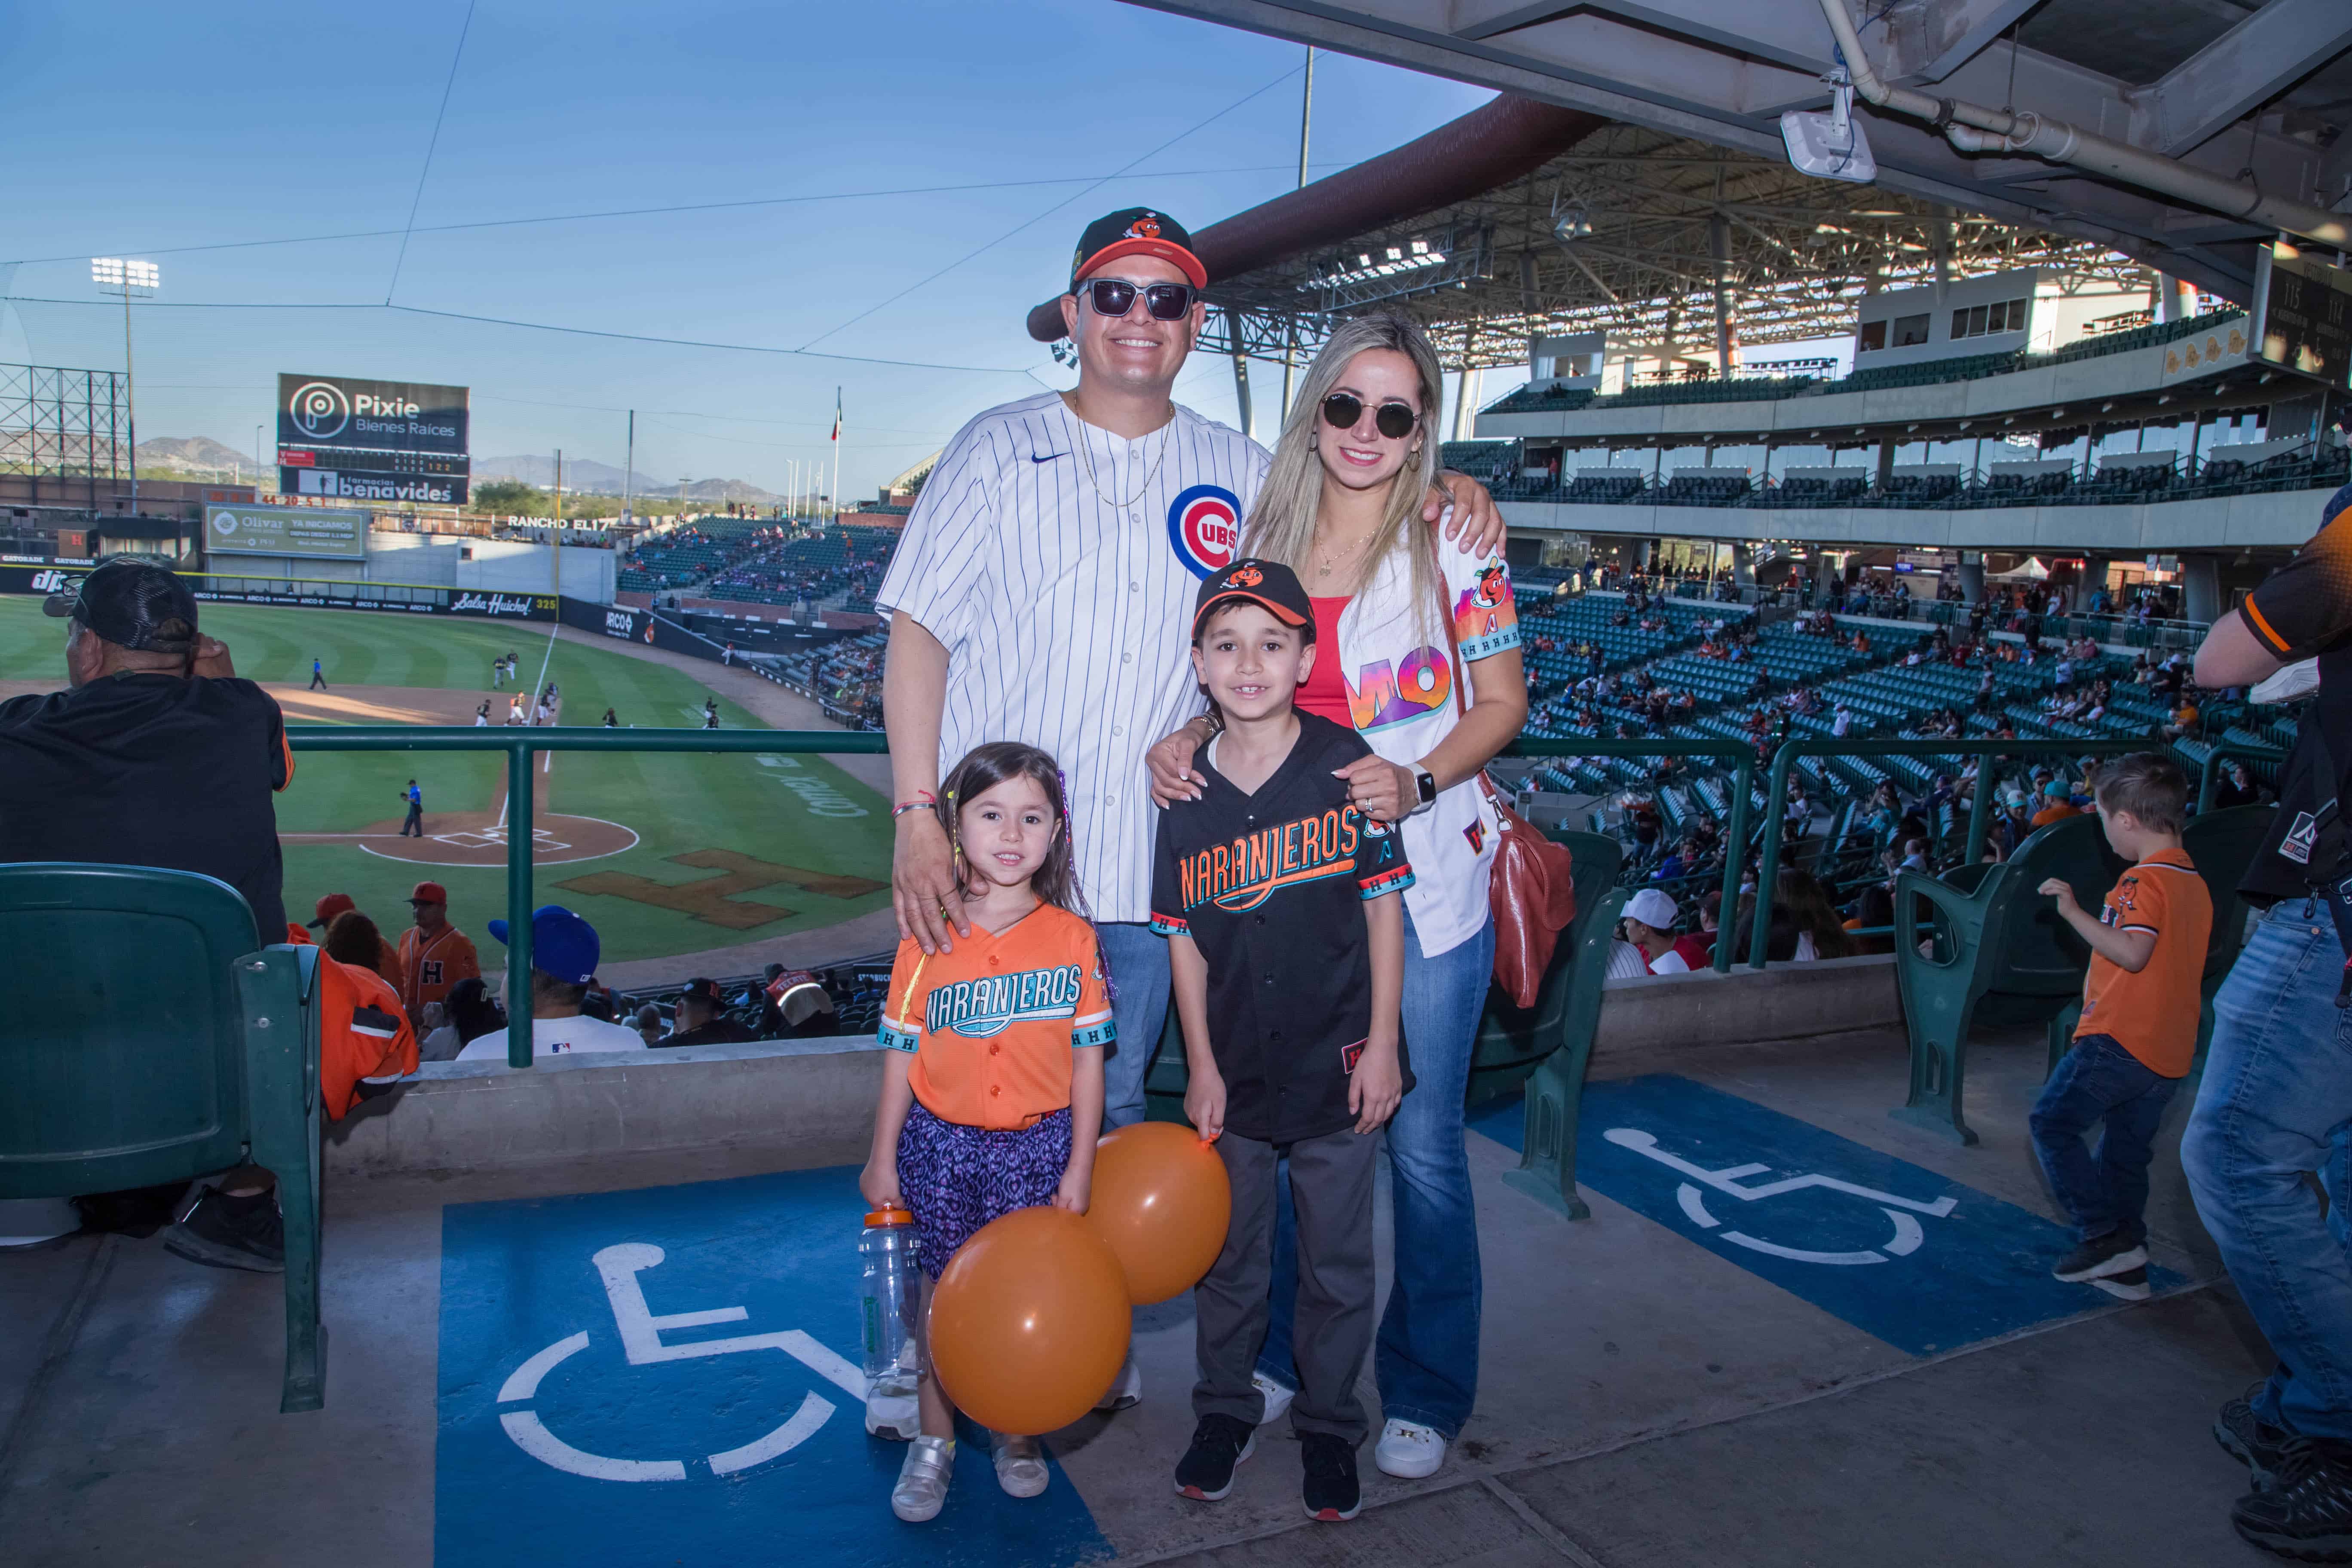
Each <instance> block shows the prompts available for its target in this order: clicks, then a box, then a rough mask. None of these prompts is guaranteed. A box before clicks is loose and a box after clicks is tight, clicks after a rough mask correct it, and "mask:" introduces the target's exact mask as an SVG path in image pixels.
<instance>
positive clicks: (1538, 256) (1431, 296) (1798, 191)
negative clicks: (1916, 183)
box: [1202, 124, 2151, 370]
mask: <svg viewBox="0 0 2352 1568" xmlns="http://www.w3.org/2000/svg"><path fill="white" fill-rule="evenodd" d="M1310 188H1311V187H1310ZM1939 265H1940V267H1941V268H1942V270H1943V273H1944V276H1945V277H1947V278H1948V279H1960V278H1969V277H1975V276H1979V275H1980V274H1984V273H1988V272H1998V271H2002V270H2005V269H2008V268H2018V267H2042V268H2052V269H2054V270H2056V271H2058V272H2060V273H2061V274H2062V275H2063V278H2064V279H2066V284H2067V286H2076V285H2080V284H2083V283H2086V282H2094V281H2105V282H2108V283H2114V284H2118V285H2124V286H2127V287H2128V286H2137V287H2140V288H2146V287H2147V285H2148V283H2149V282H2150V281H2151V280H2150V279H2149V278H2148V277H2147V270H2146V268H2142V267H2140V266H2139V265H2138V264H2137V263H2136V262H2134V261H2132V260H2131V259H2130V258H2126V257H2124V256H2121V255H2119V254H2117V253H2116V252H2115V251H2113V250H2111V249H2109V248H2107V247H2105V246H2100V245H2093V244H2088V243H2085V242H2083V241H2080V240H2074V239H2069V238H2066V237H2063V236H2059V235H2053V234H2051V233H2049V232H2047V231H2044V230H2038V229H2028V228H2021V227H2019V226H2015V225H2011V224H2007V223H2002V222H2000V221H1998V220H1995V219H1990V218H1985V217H1979V216H1956V215H1954V214H1953V213H1951V212H1950V211H1949V210H1948V209H1945V208H1941V207H1939V206H1938V205H1937V204H1935V203H1932V202H1927V201H1924V200H1922V199H1920V198H1918V197H1916V196H1909V195H1900V194H1896V193H1892V192H1887V191H1883V190H1877V189H1874V188H1872V187H1868V186H1861V185H1852V184H1835V183H1832V182H1830V181H1825V180H1815V179H1809V178H1807V177H1806V176H1804V175H1802V174H1798V173H1797V172H1796V171H1794V170H1793V169H1791V168H1790V167H1789V166H1788V164H1787V163H1785V162H1782V161H1779V160H1775V159H1771V158H1765V157H1760V156H1758V155H1756V154H1754V153H1742V152H1733V151H1728V150H1726V149H1724V148H1720V147H1714V146H1710V145H1707V144H1706V143H1705V142H1696V141H1693V140H1691V139H1689V138H1687V137H1679V136H1672V135H1668V134H1665V133H1663V132H1656V131H1652V130H1649V129H1647V128H1645V127H1643V126H1636V125H1619V124H1604V125H1602V126H1601V127H1600V128H1599V129H1597V130H1593V131H1591V132H1589V133H1588V134H1586V135H1584V136H1583V137H1582V138H1580V140H1578V141H1577V142H1575V143H1574V145H1572V146H1571V147H1570V148H1569V149H1568V150H1567V151H1566V152H1563V153H1559V154H1558V155H1556V156H1554V157H1551V158H1549V159H1547V160H1546V161H1545V162H1544V163H1541V164H1540V165H1539V166H1538V167H1537V168H1536V169H1535V170H1534V171H1533V172H1532V173H1529V174H1525V175H1522V176H1520V177H1519V178H1517V179H1514V180H1511V181H1509V182H1508V183H1507V184H1502V185H1499V186H1496V187H1495V188H1493V189H1491V190H1486V191H1482V192H1480V193H1478V194H1476V195H1472V196H1469V197H1467V198H1466V199H1464V200H1461V201H1456V202H1452V203H1448V204H1447V205H1444V206H1442V207H1439V208H1436V209H1434V210H1433V211H1431V212H1428V213H1424V214H1421V215H1418V216H1415V217H1413V218H1412V219H1410V220H1408V221H1405V222H1402V223H1398V224H1394V225H1391V226H1384V227H1382V228H1380V229H1376V230H1372V231H1370V232H1366V233H1361V234H1355V235H1350V236H1349V237H1346V238H1344V239H1340V240H1337V241H1334V242H1330V243H1326V244H1322V245H1318V246H1315V247H1311V248H1308V249H1306V250H1302V251H1300V252H1298V253H1297V254H1294V255H1291V256H1288V257H1286V258H1282V259H1281V260H1278V261H1276V262H1274V263H1271V264H1269V265H1266V266H1264V267H1261V268H1256V269H1255V270H1253V271H1250V272H1246V273H1244V274H1242V275H1240V276H1238V277H1235V278H1232V279H1218V280H1216V281H1215V282H1214V283H1213V286H1212V288H1211V289H1210V295H1211V298H1212V299H1213V300H1214V301H1215V302H1216V303H1217V304H1218V305H1220V306H1222V307H1223V310H1221V311H1219V312H1216V313H1213V315H1212V317H1211V321H1210V328H1209V331H1208V332H1207V333H1206V334H1205V335H1204V337H1203V340H1202V348H1204V349H1207V350H1211V351H1230V350H1231V349H1232V348H1234V346H1235V343H1236V341H1238V342H1239V344H1240V346H1241V347H1242V349H1243V351H1244V353H1250V354H1253V355H1259V356H1265V357H1275V358H1278V357H1280V355H1281V353H1282V351H1283V348H1284V345H1285V342H1286V337H1287V334H1288V332H1289V331H1290V330H1291V329H1292V328H1293V326H1294V325H1296V326H1297V328H1298V330H1299V338H1300V341H1303V342H1315V341H1317V340H1319V339H1320V338H1321V336H1322V335H1323V327H1322V322H1323V321H1325V320H1328V318H1332V317H1343V316H1347V315H1350V314H1355V313H1358V312H1360V311H1362V310H1368V309H1372V308H1381V309H1390V310H1402V311H1404V312H1406V313H1408V314H1411V315H1412V316H1414V317H1416V318H1418V319H1419V320H1420V321H1422V322H1423V325H1424V326H1426V327H1427V328H1428V329H1429V330H1430V331H1431V334H1432V337H1433V341H1434V342H1436V344H1437V345H1438V348H1439V351H1440V353H1441V356H1442V357H1443V359H1444V362H1445V365H1446V368H1447V369H1449V370H1458V369H1461V368H1464V367H1465V365H1467V366H1470V367H1473V368H1486V367H1489V366H1495V365H1504V364H1511V363H1517V364H1525V363H1527V359H1528V339H1529V338H1530V337H1533V336H1545V337H1549V336H1560V335H1567V334H1571V333H1580V332H1592V331H1605V332H1606V333H1608V335H1609V348H1610V352H1611V353H1612V356H1613V355H1615V354H1617V353H1625V354H1628V355H1630V356H1631V357H1633V358H1637V359H1649V358H1664V359H1668V360H1671V359H1674V358H1676V357H1696V356H1700V355H1706V356H1709V357H1711V356H1712V354H1713V353H1714V350H1715V346H1716V325H1715V310H1716V299H1717V291H1718V289H1721V290H1722V292H1723V294H1724V296H1725V298H1726V303H1727V310H1728V315H1729V320H1730V323H1731V328H1732V334H1733V336H1734V337H1735V339H1736V341H1737V342H1738V345H1739V346H1740V347H1741V348H1742V349H1743V350H1748V351H1752V350H1754V349H1756V348H1758V347H1759V346H1763V345H1767V344H1772V343H1783V342H1801V341H1804V340H1808V339H1820V338H1824V337H1832V336H1836V335H1840V334H1843V333H1848V332H1851V331H1853V321H1854V310H1855V306H1856V304H1857V302H1858V301H1859V300H1861V299H1862V297H1863V296H1864V294H1865V293H1868V292H1874V291H1878V290H1884V289H1897V288H1904V287H1908V286H1910V285H1913V284H1916V283H1924V282H1929V281H1933V280H1934V279H1935V278H1936V276H1937V270H1938V268H1939ZM1718 267H1719V268H1720V272H1718V270H1717V268H1718Z"/></svg>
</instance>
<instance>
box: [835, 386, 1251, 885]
mask: <svg viewBox="0 0 2352 1568" xmlns="http://www.w3.org/2000/svg"><path fill="white" fill-rule="evenodd" d="M1267 460H1268V459H1267V456H1266V452H1265V448H1264V447H1260V446H1258V445H1257V443H1256V442H1255V441H1252V440H1251V439H1250V438H1249V437H1246V436H1244V435H1242V434H1241V433H1240V432H1239V431H1237V430H1234V429H1231V428H1229V427H1227V426H1223V425H1219V424H1217V423H1215V422H1214V421H1213V420H1209V419H1204V418H1202V416H1200V415H1198V414H1195V413H1193V412H1192V410H1191V409H1189V408H1185V407H1182V406H1181V405H1179V406H1178V407H1177V409H1176V415H1175V417H1174V418H1173V419H1172V420H1171V421H1170V422H1169V424H1168V425H1166V426H1163V427H1162V428H1160V429H1159V430H1155V431H1153V432H1152V433H1151V434H1150V435H1148V436H1144V437H1139V438H1138V439H1136V440H1133V441H1129V440H1127V439H1125V438H1124V437H1118V436H1114V435H1112V434H1111V433H1110V432H1109V431H1108V430H1102V429H1098V428H1097V427H1095V426H1090V425H1087V424H1086V423H1084V422H1083V421H1081V420H1080V419H1079V418H1078V417H1077V416H1076V415H1074V414H1072V413H1071V412H1070V411H1069V407H1068V405H1066V404H1065V403H1064V402H1063V401H1062V398H1061V396H1060V395H1059V394H1056V393H1046V394H1044V395H1040V396H1037V397H1032V398H1025V399H1024V400H1023V401H1021V402H1019V403H1008V404H1006V405H1003V407H1001V408H992V409H990V410H989V411H988V412H987V413H985V414H982V416H979V417H978V418H976V419H974V420H973V421H972V422H971V424H969V425H967V426H964V427H963V428H962V429H961V431H959V432H957V434H956V437H955V439H954V440H952V441H951V442H950V443H949V444H948V447H947V450H946V451H945V452H944V453H942V454H941V455H940V461H939V466H938V467H937V468H934V469H933V470H932V472H931V476H930V478H929V479H928V480H926V481H925V482H924V485H923V491H922V494H921V495H920V496H919V498H918V499H917V500H916V503H915V509H914V511H913V512H912V514H911V515H909V516H908V519H907V528H906V533H905V536H904V537H903V538H902V539H901V540H900V541H899V543H898V552H897V553H896V554H895V555H894V556H893V557H892V558H891V562H890V569H889V572H888V574H887V575H886V576H885V577H884V579H883V583H882V588H881V591H880V592H879V593H878V594H877V595H876V601H877V604H879V605H882V606H883V607H884V608H885V609H886V610H887V611H890V612H892V613H895V614H901V615H908V616H914V617H915V619H916V620H917V621H918V622H919V623H921V625H922V626H923V627H924V629H926V630H927V631H929V632H930V633H931V635H932V636H934V637H938V638H939V639H940V642H942V643H944V644H946V645H947V649H948V689H947V702H946V705H945V710H944V711H943V712H942V714H941V716H940V775H941V776H942V777H945V776H946V773H947V772H948V770H949V769H950V768H952V767H953V766H954V765H955V763H957V761H958V760H959V759H961V757H962V756H963V754H964V753H965V752H968V751H970V750H971V748H972V747H974V746H977V745H980V744H982V743H984V742H990V741H1022V742H1027V743H1029V744H1030V745H1033V746H1036V747H1039V748H1041V749H1043V750H1044V751H1045V752H1050V753H1052V755H1053V757H1054V760H1055V762H1056V763H1059V764H1060V766H1061V769H1062V773H1063V777H1064V779H1065V781H1066V790H1067V792H1068V794H1069V797H1070V814H1071V831H1072V838H1073V841H1074V843H1075V846H1076V852H1077V868H1078V877H1079V880H1080V885H1081V886H1082V887H1083V888H1084V889H1085V891H1086V895H1087V901H1088V903H1089V904H1090V905H1091V906H1092V909H1093V912H1094V916H1095V918H1096V919H1097V920H1101V921H1142V920H1145V919H1147V918H1149V915H1150V890H1151V889H1150V882H1151V853H1152V844H1153V837H1154V835H1155V833H1156V832H1157V830H1158V827H1159V812H1158V808H1157V807H1155V806H1153V805H1152V804H1151V790H1150V778H1149V775H1148V774H1147V773H1146V771H1145V768H1144V764H1143V754H1144V752H1146V751H1148V750H1150V746H1151V744H1152V742H1155V741H1157V740H1159V739H1160V737H1161V736H1163V735H1165V734H1167V733H1168V732H1169V731H1171V730H1173V729H1175V728H1176V727H1177V726H1179V725H1180V724H1182V723H1183V722H1184V721H1186V720H1188V719H1190V718H1192V716H1193V715H1194V714H1196V713H1198V712H1200V711H1201V710H1202V706H1203V704H1202V700H1201V697H1200V693H1199V689H1198V685H1197V683H1196V682H1195V681H1194V679H1193V677H1192V661H1191V658H1190V649H1191V647H1192V600H1193V598H1194V596H1195V595H1197V594H1198V593H1199V591H1200V586H1201V583H1202V579H1203V578H1206V577H1207V576H1209V575H1210V574H1212V573H1214V572H1215V571H1217V570H1218V569H1219V568H1220V567H1222V566H1223V565H1225V564H1226V563H1228V562H1229V561H1231V560H1232V559H1233V555H1234V540H1235V538H1236V537H1237V536H1238V534H1239V532H1240V529H1241V520H1242V518H1243V517H1244V516H1245V515H1247V513H1248V511H1249V509H1250V506H1251V504H1252V502H1254V501H1255V500H1256V499H1257V487H1258V482H1259V480H1260V479H1263V478H1264V477H1265V467H1266V463H1267Z"/></svg>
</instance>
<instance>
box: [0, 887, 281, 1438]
mask: <svg viewBox="0 0 2352 1568" xmlns="http://www.w3.org/2000/svg"><path fill="white" fill-rule="evenodd" d="M270 934H271V935H273V936H274V935H278V934H280V933H278V932H271V933H270ZM0 946H5V948H6V950H7V951H9V952H13V953H15V954H16V959H17V962H18V963H20V964H22V965H23V966H24V967H25V969H26V973H33V974H37V975H39V976H40V977H41V994H42V997H43V1001H42V1003H41V1004H40V1005H37V1006H28V1007H26V1008H23V1009H20V1012H21V1015H22V1016H21V1017H20V1019H19V1021H18V1022H17V1023H16V1025H15V1026H11V1027H10V1028H8V1029H6V1030H0V1198H41V1197H72V1196H76V1195H79V1194H89V1193H104V1192H117V1191H121V1190H122V1189H125V1188H130V1187H143V1186H152V1185H157V1184H163V1183H166V1182H179V1181H187V1180H190V1179H192V1178H194V1177H196V1176H201V1175H205V1174H208V1173H213V1172H215V1171H222V1170H226V1169H227V1168H228V1167H230V1166H233V1165H236V1164H239V1163H244V1162H246V1161H248V1160H249V1161H251V1162H252V1163H255V1164H257V1165H260V1166H263V1167H264V1168H266V1169H268V1171H270V1172H271V1173H274V1174H275V1175H276V1176H277V1177H278V1203H279V1206H280V1208H281V1209H282V1210H283V1211H284V1214H285V1218H286V1375H285V1383H284V1387H283V1390H282V1393H281V1396H280V1400H279V1405H278V1408H279V1409H280V1410H282V1411H289V1412H290V1411H297V1410H316V1409H318V1408H320V1405H323V1404H324V1403H325V1400H326V1351H327V1341H326V1331H325V1329H324V1328H323V1327H322V1326H321V1325H320V1321H319V1231H320V1214H319V1165H320V1153H319V1131H320V1114H321V1112H320V1102H319V1017H318V1014H317V1011H316V1004H315V1000H314V998H315V991H314V988H313V984H314V980H315V977H316V974H317V965H318V953H319V950H318V949H317V948H315V947H308V946H288V945H285V944H283V943H279V944H274V945H269V946H264V945H263V944H262V943H261V942H260V941H259V940H258V937H257V932H256V931H255V930H254V923H253V911H252V910H249V909H248V908H247V906H246V902H245V900H244V899H243V898H241V897H239V896H238V894H237V892H236V889H233V888H231V887H229V886H228V884H226V882H222V881H218V880H216V879H214V878H211V877H205V876H199V875H197V874H196V873H194V872H192V871H168V870H160V869H157V868H152V867H143V866H102V865H84V864H78V863H68V862H31V863H25V864H18V865H9V866H0Z"/></svg>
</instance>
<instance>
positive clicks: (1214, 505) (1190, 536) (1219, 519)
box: [1168, 485, 1242, 577]
mask: <svg viewBox="0 0 2352 1568" xmlns="http://www.w3.org/2000/svg"><path fill="white" fill-rule="evenodd" d="M1241 532H1242V501H1241V497H1239V496H1237V495H1235V494H1234V492H1233V491H1231V490H1229V489H1225V488H1224V487H1223V486H1222V485H1194V486H1193V487H1192V489H1188V490H1186V491H1184V492H1183V493H1182V494H1181V495H1179V496H1178V497H1177V498H1176V499H1175V500H1172V501H1170V502H1169V503H1168V542H1169V544H1170V545H1171V546H1172V547H1173V548H1174V549H1175V552H1176V559H1177V560H1179V561H1181V562H1182V563H1184V567H1185V570H1187V571H1189V572H1190V573H1192V575H1193V576H1195V577H1208V576H1212V575H1213V574H1216V573H1219V572H1222V571H1223V570H1224V569H1225V567H1226V566H1227V565H1228V564H1229V563H1231V562H1232V561H1233V558H1234V546H1235V545H1236V544H1238V543H1239V542H1240V540H1241Z"/></svg>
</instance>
